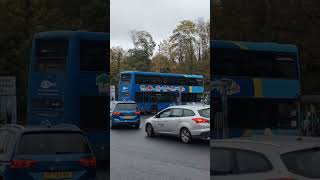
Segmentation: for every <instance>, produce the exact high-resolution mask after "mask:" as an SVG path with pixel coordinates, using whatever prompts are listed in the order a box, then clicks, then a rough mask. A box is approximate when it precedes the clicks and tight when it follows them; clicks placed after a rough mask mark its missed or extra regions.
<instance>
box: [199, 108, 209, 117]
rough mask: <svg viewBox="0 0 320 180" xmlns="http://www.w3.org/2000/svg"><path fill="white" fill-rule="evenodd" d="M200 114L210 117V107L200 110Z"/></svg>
mask: <svg viewBox="0 0 320 180" xmlns="http://www.w3.org/2000/svg"><path fill="white" fill-rule="evenodd" d="M198 112H199V114H200V116H202V117H206V118H210V108H207V109H201V110H198Z"/></svg>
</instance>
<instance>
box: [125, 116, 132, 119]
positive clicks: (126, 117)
mask: <svg viewBox="0 0 320 180" xmlns="http://www.w3.org/2000/svg"><path fill="white" fill-rule="evenodd" d="M124 118H125V119H132V116H124Z"/></svg>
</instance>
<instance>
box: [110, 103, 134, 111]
mask: <svg viewBox="0 0 320 180" xmlns="http://www.w3.org/2000/svg"><path fill="white" fill-rule="evenodd" d="M115 110H137V104H134V103H119V104H117V105H116V108H115Z"/></svg>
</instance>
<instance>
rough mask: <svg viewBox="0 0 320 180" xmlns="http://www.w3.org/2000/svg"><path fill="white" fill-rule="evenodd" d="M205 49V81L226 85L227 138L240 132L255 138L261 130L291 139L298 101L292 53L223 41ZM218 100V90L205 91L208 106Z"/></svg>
mask: <svg viewBox="0 0 320 180" xmlns="http://www.w3.org/2000/svg"><path fill="white" fill-rule="evenodd" d="M211 43H212V44H211V48H212V49H213V55H212V67H211V70H212V72H213V76H212V77H211V81H212V82H214V81H220V80H223V81H225V82H227V84H228V89H227V95H228V110H227V111H228V127H229V129H230V130H229V132H230V135H231V136H239V135H241V134H243V133H244V131H245V130H246V129H250V130H251V131H252V132H255V133H259V132H263V129H265V128H271V129H274V130H275V131H274V132H276V133H278V134H281V132H285V133H286V134H288V133H297V128H298V126H299V122H298V120H299V97H300V95H301V91H300V72H299V61H298V49H297V47H296V46H294V45H288V44H278V43H264V42H260V43H255V42H235V41H223V40H214V41H212V42H211ZM220 96H221V87H219V86H213V87H211V97H212V98H213V100H212V101H211V102H214V101H216V102H217V100H219V97H220ZM213 109H214V107H213ZM212 127H213V126H212Z"/></svg>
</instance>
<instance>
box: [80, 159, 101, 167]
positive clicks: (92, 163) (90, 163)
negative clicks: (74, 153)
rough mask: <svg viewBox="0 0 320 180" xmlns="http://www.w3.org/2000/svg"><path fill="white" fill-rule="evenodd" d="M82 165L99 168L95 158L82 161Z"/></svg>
mask: <svg viewBox="0 0 320 180" xmlns="http://www.w3.org/2000/svg"><path fill="white" fill-rule="evenodd" d="M79 162H80V165H81V166H85V167H96V166H97V160H96V158H95V157H91V158H86V159H80V161H79Z"/></svg>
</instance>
